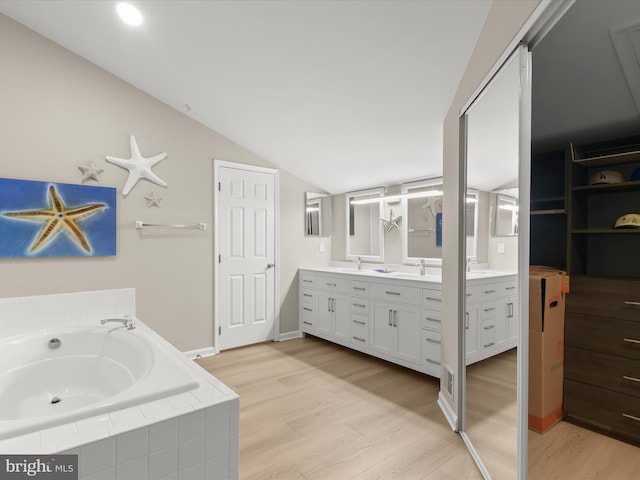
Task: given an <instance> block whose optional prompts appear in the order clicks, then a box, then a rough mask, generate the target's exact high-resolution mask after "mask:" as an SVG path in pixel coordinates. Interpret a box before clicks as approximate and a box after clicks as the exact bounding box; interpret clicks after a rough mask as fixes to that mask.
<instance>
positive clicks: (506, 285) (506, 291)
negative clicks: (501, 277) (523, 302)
mask: <svg viewBox="0 0 640 480" xmlns="http://www.w3.org/2000/svg"><path fill="white" fill-rule="evenodd" d="M517 293H518V281H517V280H511V281H509V282H500V283H497V284H496V297H507V296H509V295H516V294H517Z"/></svg>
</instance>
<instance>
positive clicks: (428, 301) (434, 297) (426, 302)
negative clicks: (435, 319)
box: [422, 288, 442, 310]
mask: <svg viewBox="0 0 640 480" xmlns="http://www.w3.org/2000/svg"><path fill="white" fill-rule="evenodd" d="M422 305H423V306H424V307H426V308H431V309H435V310H442V290H429V289H427V288H423V289H422Z"/></svg>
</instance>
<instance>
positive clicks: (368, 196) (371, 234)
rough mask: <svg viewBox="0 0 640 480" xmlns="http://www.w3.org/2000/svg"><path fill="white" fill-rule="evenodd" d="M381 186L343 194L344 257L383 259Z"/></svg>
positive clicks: (382, 193)
mask: <svg viewBox="0 0 640 480" xmlns="http://www.w3.org/2000/svg"><path fill="white" fill-rule="evenodd" d="M383 196H384V188H382V187H381V188H373V189H369V190H362V191H359V192H349V193H346V194H345V219H346V224H345V236H346V238H345V245H346V257H347V258H357V257H360V258H361V259H362V260H368V261H383V260H384V258H383V257H384V255H383V252H384V231H383V225H382V222H381V221H380V219H381V218H382V212H383V204H382V197H383Z"/></svg>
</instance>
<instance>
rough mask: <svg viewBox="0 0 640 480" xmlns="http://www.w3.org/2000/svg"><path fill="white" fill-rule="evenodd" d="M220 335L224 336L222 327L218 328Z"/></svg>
mask: <svg viewBox="0 0 640 480" xmlns="http://www.w3.org/2000/svg"><path fill="white" fill-rule="evenodd" d="M218 335H222V327H218Z"/></svg>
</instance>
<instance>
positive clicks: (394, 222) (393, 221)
mask: <svg viewBox="0 0 640 480" xmlns="http://www.w3.org/2000/svg"><path fill="white" fill-rule="evenodd" d="M400 220H402V215H398V216H397V217H394V216H393V210H389V220H385V219H384V218H381V219H380V221H381V222H382V223H384V231H385V232H387V233H389V232H390V231H391V230H393V229H394V228H395V229H397V230H400V225H398V222H399V221H400Z"/></svg>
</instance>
